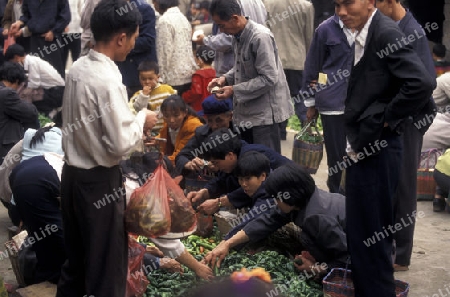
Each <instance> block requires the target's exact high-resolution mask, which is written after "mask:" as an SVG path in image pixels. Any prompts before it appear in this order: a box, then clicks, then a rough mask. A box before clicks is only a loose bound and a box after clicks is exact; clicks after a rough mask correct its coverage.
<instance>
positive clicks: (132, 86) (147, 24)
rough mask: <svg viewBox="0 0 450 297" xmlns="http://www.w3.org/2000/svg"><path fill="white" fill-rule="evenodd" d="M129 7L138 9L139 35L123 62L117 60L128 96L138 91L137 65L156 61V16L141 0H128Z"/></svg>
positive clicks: (139, 87) (139, 84)
mask: <svg viewBox="0 0 450 297" xmlns="http://www.w3.org/2000/svg"><path fill="white" fill-rule="evenodd" d="M129 6H130V9H136V8H137V9H138V10H139V12H140V13H141V16H142V23H141V24H139V36H138V38H137V39H136V43H135V45H134V48H133V50H132V51H131V52H130V53H129V54H128V56H127V59H126V60H125V61H123V62H117V66H119V70H120V73H122V80H123V84H124V85H125V86H126V87H127V92H128V97H129V98H131V96H133V94H134V93H136V92H137V91H139V90H140V89H141V88H142V86H141V83H140V82H139V72H138V70H137V67H138V66H139V64H140V63H141V62H142V61H153V62H157V58H156V46H155V40H156V29H155V22H156V16H155V11H154V10H153V8H152V7H151V6H150V5H149V4H147V2H145V1H142V0H130V1H129Z"/></svg>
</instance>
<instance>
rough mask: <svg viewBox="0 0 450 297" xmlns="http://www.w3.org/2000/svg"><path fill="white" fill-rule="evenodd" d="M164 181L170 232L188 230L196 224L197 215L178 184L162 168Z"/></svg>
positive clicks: (192, 228)
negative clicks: (167, 200)
mask: <svg viewBox="0 0 450 297" xmlns="http://www.w3.org/2000/svg"><path fill="white" fill-rule="evenodd" d="M163 175H164V181H165V186H166V189H167V196H168V199H169V208H170V217H171V227H170V232H171V233H182V232H190V231H192V230H194V229H195V227H196V226H197V217H196V215H195V211H194V209H193V208H192V204H191V201H189V200H188V199H187V198H186V196H185V195H184V192H183V190H182V189H181V188H180V186H179V185H178V184H177V183H176V182H175V181H174V180H173V179H172V177H171V176H170V175H169V173H167V171H165V170H164V173H163Z"/></svg>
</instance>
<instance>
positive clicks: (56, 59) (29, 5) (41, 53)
mask: <svg viewBox="0 0 450 297" xmlns="http://www.w3.org/2000/svg"><path fill="white" fill-rule="evenodd" d="M22 12H23V15H22V16H21V17H20V20H18V21H16V22H15V23H14V24H12V25H11V29H10V34H15V33H17V32H18V31H19V29H20V27H23V26H25V25H26V26H27V27H28V29H29V30H30V32H31V38H30V54H31V53H32V54H33V55H35V56H38V57H40V58H42V59H44V60H46V61H47V62H49V63H50V64H52V66H53V67H55V69H56V70H57V71H58V72H59V74H61V76H62V77H63V78H64V77H65V71H64V70H65V65H64V63H63V59H62V47H64V44H65V42H64V41H63V40H61V35H62V33H63V32H64V30H65V29H66V27H67V25H68V24H69V23H70V18H71V16H70V6H69V2H68V0H54V1H41V0H23V3H22Z"/></svg>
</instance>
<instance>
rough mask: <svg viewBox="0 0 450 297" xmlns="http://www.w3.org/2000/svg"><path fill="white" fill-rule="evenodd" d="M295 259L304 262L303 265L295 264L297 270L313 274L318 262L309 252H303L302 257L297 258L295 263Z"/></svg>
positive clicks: (297, 256)
mask: <svg viewBox="0 0 450 297" xmlns="http://www.w3.org/2000/svg"><path fill="white" fill-rule="evenodd" d="M295 259H301V260H302V262H303V263H302V265H298V264H296V263H295V262H294V266H295V268H297V269H298V270H299V271H306V272H311V271H312V267H313V266H314V263H316V260H315V259H314V257H313V256H311V254H310V253H309V252H308V251H302V254H301V255H296V256H295V258H294V261H295Z"/></svg>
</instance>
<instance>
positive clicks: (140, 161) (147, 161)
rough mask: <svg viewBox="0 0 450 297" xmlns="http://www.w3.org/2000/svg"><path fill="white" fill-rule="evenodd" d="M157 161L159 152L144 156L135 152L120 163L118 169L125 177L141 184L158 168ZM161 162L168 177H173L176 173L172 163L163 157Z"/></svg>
mask: <svg viewBox="0 0 450 297" xmlns="http://www.w3.org/2000/svg"><path fill="white" fill-rule="evenodd" d="M159 160H160V155H159V152H149V153H145V154H142V153H139V152H135V153H133V154H131V156H130V158H129V159H127V160H123V161H121V162H120V167H121V169H122V172H123V174H124V176H125V177H128V178H129V179H131V180H134V181H140V182H142V183H143V182H145V179H146V178H148V177H149V176H151V174H152V173H153V172H154V171H155V169H156V168H157V167H158V165H159V162H160V161H159ZM163 162H164V167H165V168H166V170H167V172H168V173H169V174H170V176H172V177H175V175H176V172H175V168H174V166H173V165H172V162H171V161H170V160H169V159H168V158H167V157H166V156H164V158H163ZM135 175H136V176H135Z"/></svg>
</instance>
